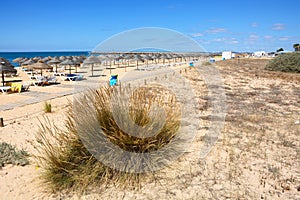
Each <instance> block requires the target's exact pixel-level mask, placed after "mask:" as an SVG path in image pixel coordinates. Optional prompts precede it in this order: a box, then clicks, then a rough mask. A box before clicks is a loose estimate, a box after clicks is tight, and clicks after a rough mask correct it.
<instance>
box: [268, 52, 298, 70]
mask: <svg viewBox="0 0 300 200" xmlns="http://www.w3.org/2000/svg"><path fill="white" fill-rule="evenodd" d="M266 69H267V70H271V71H281V72H295V73H300V53H298V52H293V53H286V54H282V55H279V56H277V57H276V58H274V59H272V60H271V61H270V62H269V63H268V64H267V66H266Z"/></svg>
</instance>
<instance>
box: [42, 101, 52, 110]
mask: <svg viewBox="0 0 300 200" xmlns="http://www.w3.org/2000/svg"><path fill="white" fill-rule="evenodd" d="M44 112H45V113H51V112H52V105H51V103H50V102H47V101H46V102H45V103H44Z"/></svg>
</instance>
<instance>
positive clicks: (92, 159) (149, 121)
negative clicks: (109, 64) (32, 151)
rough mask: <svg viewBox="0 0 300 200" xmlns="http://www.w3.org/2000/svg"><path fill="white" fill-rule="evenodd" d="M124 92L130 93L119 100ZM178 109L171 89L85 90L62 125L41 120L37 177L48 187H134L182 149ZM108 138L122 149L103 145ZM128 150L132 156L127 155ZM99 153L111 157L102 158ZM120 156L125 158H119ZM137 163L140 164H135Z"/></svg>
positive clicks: (114, 88) (82, 188)
mask: <svg viewBox="0 0 300 200" xmlns="http://www.w3.org/2000/svg"><path fill="white" fill-rule="evenodd" d="M125 93H127V94H130V95H129V96H128V97H129V98H128V99H126V100H125V101H124V98H125V96H126V95H125ZM70 104H71V103H70ZM153 107H154V108H158V107H159V108H160V109H161V108H162V109H163V111H162V110H160V109H153ZM153 112H154V113H153ZM155 113H156V114H158V115H156V114H155ZM180 115H181V110H180V105H179V103H178V102H177V100H176V98H175V95H173V94H172V93H171V92H170V91H167V90H166V89H164V88H161V87H158V86H157V87H156V86H153V85H147V87H146V86H145V87H140V88H138V89H135V90H134V89H130V88H129V87H124V88H121V87H103V88H100V89H97V90H89V91H88V92H85V93H83V94H81V96H79V97H77V98H76V99H75V100H74V102H73V107H72V106H70V109H69V110H68V111H67V120H66V122H65V127H57V126H56V125H55V124H54V123H53V122H51V121H50V120H47V119H46V122H45V123H41V125H40V129H39V131H38V133H37V142H38V145H37V146H36V147H37V150H38V151H39V154H38V155H37V156H36V157H37V158H38V160H39V161H40V165H41V166H42V168H43V173H42V176H41V178H42V180H43V181H44V182H45V183H47V185H48V186H49V188H50V189H51V190H52V191H62V190H65V189H66V190H77V191H85V190H86V189H88V188H89V187H90V186H97V188H104V187H105V185H107V184H113V185H116V186H120V187H127V186H129V187H133V188H135V189H137V188H139V187H140V183H141V181H142V180H149V179H147V177H148V178H149V177H152V176H151V175H153V171H154V170H152V169H155V168H156V167H157V166H158V165H159V164H164V163H168V161H171V160H170V159H172V158H173V157H172V156H176V155H177V154H178V153H179V152H180V151H181V150H182V147H183V146H182V141H184V137H181V136H180V134H179V131H178V130H179V128H180V117H181V116H180ZM132 122H133V123H132ZM161 122H163V123H161ZM130 132H135V133H136V132H137V133H136V135H132V134H130ZM149 133H151V134H150V135H149ZM147 134H148V135H147ZM143 136H145V137H143ZM108 142H109V143H110V144H113V145H114V146H116V147H117V148H118V149H121V150H122V151H123V152H125V153H117V151H114V150H109V148H107V149H106V148H105V146H108V145H107V143H108ZM171 143H172V145H168V144H171ZM100 147H101V148H100ZM162 149H164V150H162ZM160 150H161V153H158V154H155V152H156V151H160ZM94 151H95V152H94ZM99 151H100V152H99ZM97 153H98V156H100V157H97ZM128 153H133V154H137V156H136V157H134V159H133V157H130V156H129V157H126V155H127V154H128ZM141 154H147V155H149V157H151V156H152V159H151V160H150V159H149V160H147V156H139V155H141ZM95 155H96V156H95ZM101 156H102V157H103V159H106V160H109V161H110V163H109V164H107V163H105V164H104V163H103V162H101V158H102V157H101ZM96 157H97V158H96ZM122 159H123V160H122ZM120 160H122V161H124V162H122V163H121V164H120V163H119V162H120ZM102 161H103V160H102ZM124 163H125V164H124ZM120 166H121V167H120ZM141 168H143V169H144V170H142V171H138V170H137V169H141Z"/></svg>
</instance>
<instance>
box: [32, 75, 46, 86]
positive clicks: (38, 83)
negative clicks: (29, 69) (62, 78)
mask: <svg viewBox="0 0 300 200" xmlns="http://www.w3.org/2000/svg"><path fill="white" fill-rule="evenodd" d="M35 79H36V81H34V82H33V84H34V85H35V86H43V85H45V84H47V79H46V78H45V77H44V76H35Z"/></svg>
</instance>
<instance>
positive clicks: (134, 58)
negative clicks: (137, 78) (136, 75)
mask: <svg viewBox="0 0 300 200" xmlns="http://www.w3.org/2000/svg"><path fill="white" fill-rule="evenodd" d="M133 60H135V61H136V69H137V70H138V69H139V61H144V59H143V58H142V56H141V55H140V54H135V55H134V56H133Z"/></svg>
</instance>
